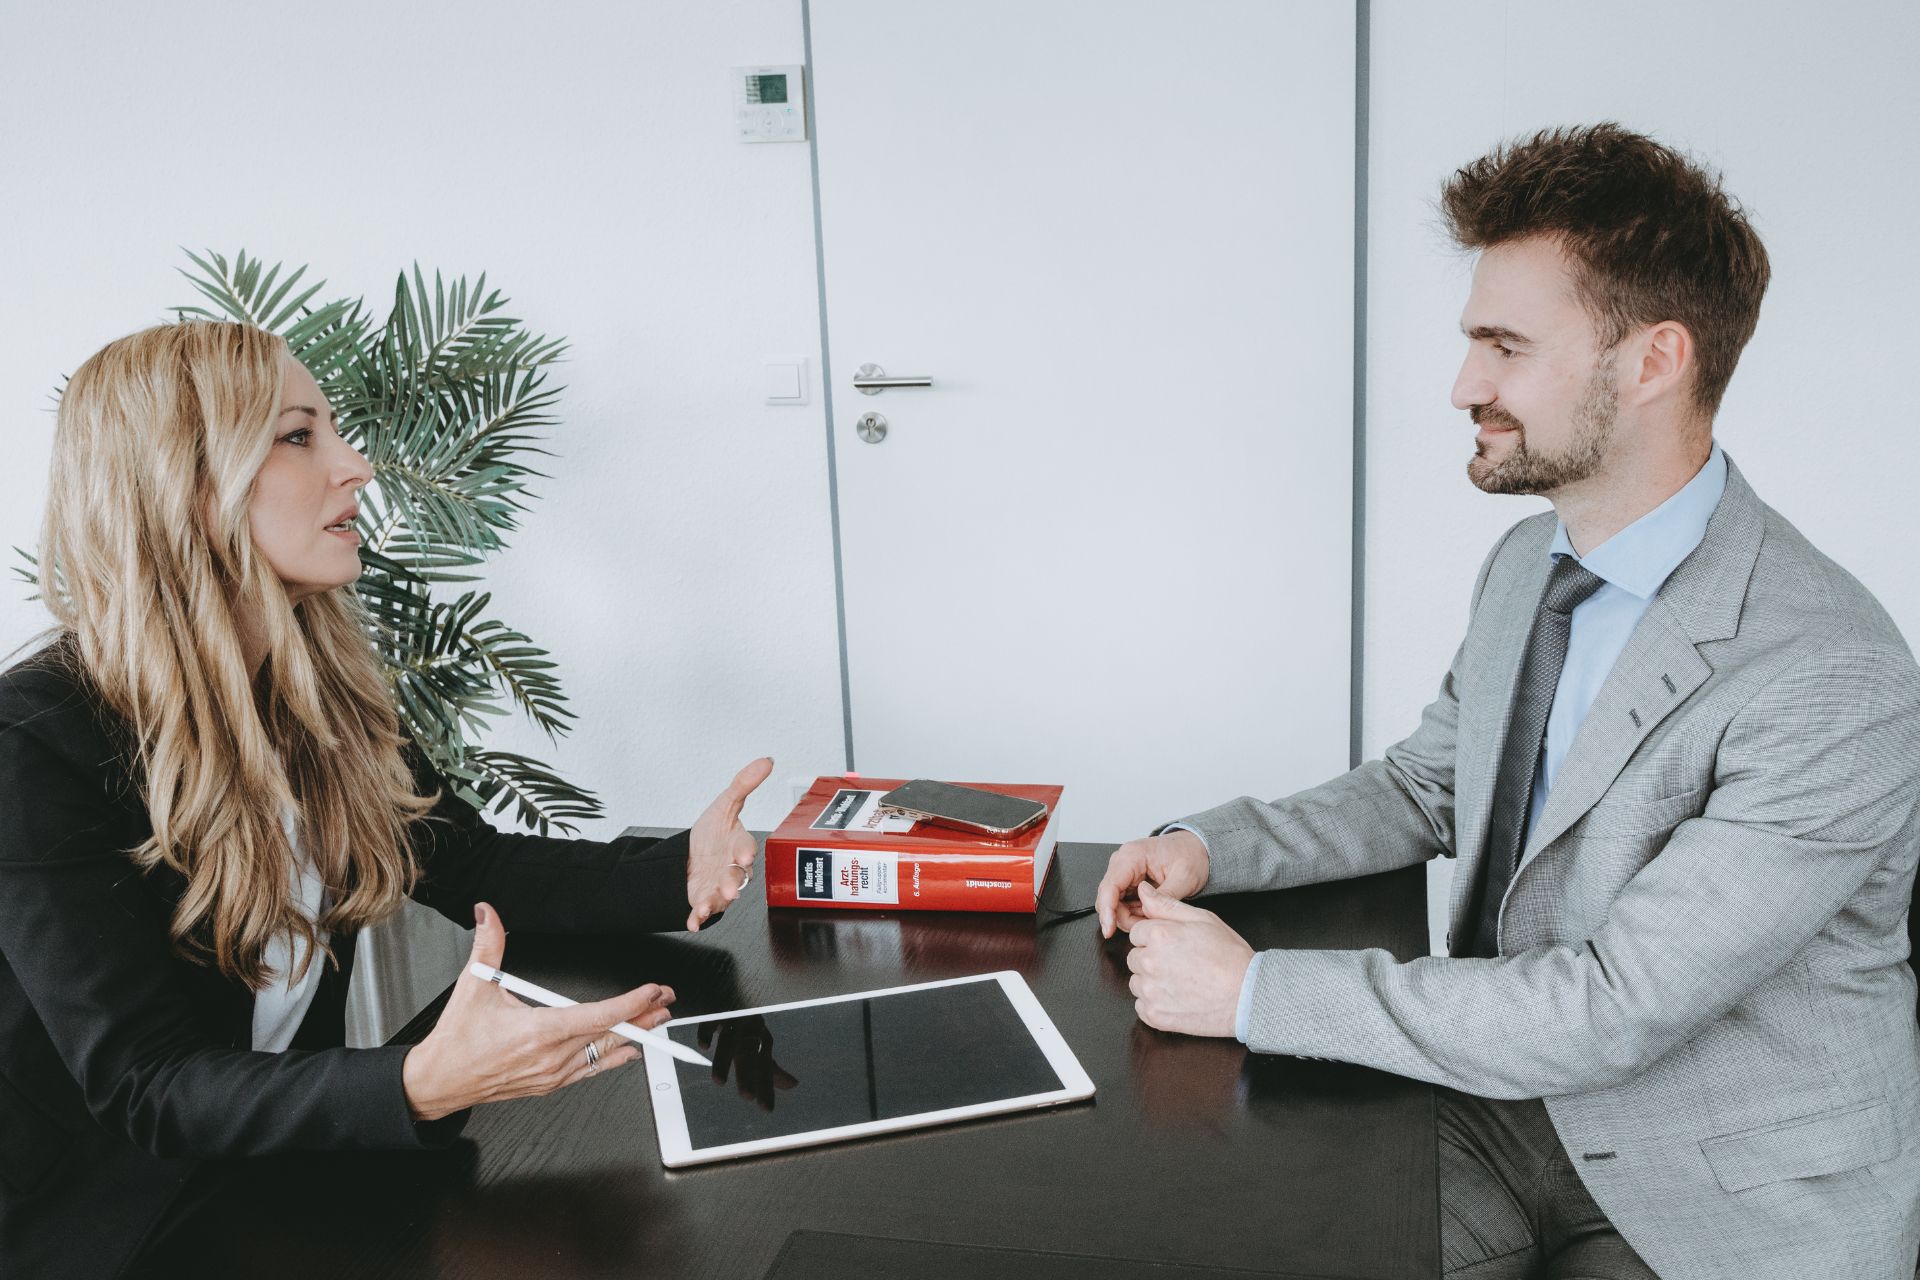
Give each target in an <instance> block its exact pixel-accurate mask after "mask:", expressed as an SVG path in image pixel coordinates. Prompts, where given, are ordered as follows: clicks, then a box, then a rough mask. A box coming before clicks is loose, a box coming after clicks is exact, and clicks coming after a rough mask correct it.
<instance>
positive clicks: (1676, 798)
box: [1580, 787, 1713, 840]
mask: <svg viewBox="0 0 1920 1280" xmlns="http://www.w3.org/2000/svg"><path fill="white" fill-rule="evenodd" d="M1712 790H1713V788H1712V787H1695V788H1693V789H1692V790H1691V791H1682V792H1680V793H1679V794H1678V795H1670V796H1656V797H1653V798H1650V799H1641V798H1639V797H1628V796H1614V795H1612V794H1608V795H1605V796H1602V797H1601V798H1600V802H1599V803H1598V804H1596V805H1594V806H1593V808H1591V809H1589V810H1588V811H1587V812H1586V814H1585V815H1584V816H1583V817H1582V818H1581V819H1580V834H1581V835H1583V836H1592V837H1603V838H1606V839H1614V840H1618V839H1623V838H1630V837H1635V836H1664V835H1667V834H1668V833H1670V832H1671V831H1672V830H1673V829H1674V828H1675V827H1677V826H1679V825H1680V824H1681V823H1682V822H1685V821H1686V820H1687V819H1688V818H1697V817H1699V816H1700V815H1701V814H1702V813H1704V812H1705V811H1706V808H1707V796H1708V795H1709V794H1710V793H1711V792H1712Z"/></svg>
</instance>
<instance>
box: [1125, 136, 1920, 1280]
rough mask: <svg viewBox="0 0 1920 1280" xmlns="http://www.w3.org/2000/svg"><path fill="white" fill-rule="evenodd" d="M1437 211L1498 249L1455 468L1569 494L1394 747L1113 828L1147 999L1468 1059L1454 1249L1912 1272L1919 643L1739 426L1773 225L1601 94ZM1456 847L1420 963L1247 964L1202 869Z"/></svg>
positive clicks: (1172, 1008) (1518, 536) (1205, 1018)
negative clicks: (1913, 647)
mask: <svg viewBox="0 0 1920 1280" xmlns="http://www.w3.org/2000/svg"><path fill="white" fill-rule="evenodd" d="M1443 207H1444V209H1445V212H1446V215H1447V218H1448V221H1449V225H1450V229H1451V231H1452V233H1453V235H1454V237H1455V239H1456V240H1457V241H1458V242H1459V243H1460V244H1461V245H1463V246H1464V247H1467V248H1469V249H1474V250H1478V251H1479V254H1480V256H1479V260H1478V262H1477V264H1476V267H1475V271H1474V280H1473V287H1472V291H1471V294H1470V297H1469V299H1468V301H1467V305H1466V311H1465V315H1464V317H1463V321H1462V329H1463V331H1464V332H1465V334H1466V336H1467V338H1468V342H1469V349H1468V354H1467V357H1466V361H1465V363H1464V365H1463V367H1462V369H1461V372H1460V377H1459V380H1458V382H1457V383H1456V384H1455V386H1454V392H1453V402H1454V404H1455V406H1456V407H1458V408H1461V409H1464V410H1466V411H1468V412H1469V413H1470V414H1471V415H1472V418H1473V421H1474V422H1475V423H1476V424H1477V425H1478V427H1479V433H1478V435H1477V437H1476V442H1475V443H1476V448H1475V454H1474V457H1473V459H1472V460H1471V461H1470V462H1469V463H1468V465H1467V470H1468V474H1469V476H1470V477H1471V479H1472V480H1473V482H1474V483H1475V484H1476V485H1478V486H1479V487H1480V488H1482V489H1484V490H1486V491H1488V492H1491V493H1526V494H1539V495H1542V496H1544V497H1546V498H1547V499H1549V500H1550V501H1551V502H1552V504H1553V511H1552V512H1545V513H1542V514H1540V515H1536V516H1533V517H1531V518H1529V519H1526V520H1523V521H1521V522H1520V523H1519V524H1517V525H1515V526H1514V527H1513V528H1512V529H1510V530H1509V531H1508V532H1507V534H1506V535H1505V536H1504V537H1502V538H1501V539H1500V541H1499V543H1498V544H1496V545H1495V547H1494V549H1493V551H1492V553H1491V554H1490V555H1489V556H1488V557H1487V560H1486V563H1485V565H1484V566H1483V567H1482V568H1481V570H1480V576H1479V580H1478V581H1477V582H1476V584H1475V586H1474V589H1473V609H1472V615H1471V621H1470V623H1469V625H1468V628H1467V634H1466V638H1465V639H1464V641H1463V642H1462V643H1461V645H1460V649H1459V652H1458V653H1457V654H1456V656H1455V658H1454V661H1453V665H1452V667H1451V669H1450V670H1449V671H1448V673H1447V675H1446V678H1445V679H1444V680H1443V681H1442V682H1441V685H1440V693H1439V697H1438V698H1436V699H1435V700H1434V702H1433V703H1432V705H1431V706H1429V707H1428V708H1427V709H1426V711H1425V713H1424V715H1423V716H1422V718H1421V722H1420V725H1419V727H1418V728H1417V729H1416V730H1415V731H1414V732H1413V734H1412V736H1410V737H1408V738H1407V739H1406V740H1405V741H1403V742H1401V743H1399V744H1397V745H1395V746H1393V747H1390V748H1389V749H1388V750H1387V751H1386V753H1385V756H1384V758H1382V759H1380V760H1375V761H1370V762H1368V763H1367V764H1364V765H1362V766H1360V767H1359V768H1357V769H1355V770H1353V771H1352V772H1350V773H1347V774H1345V775H1344V776H1342V777H1339V778H1336V779H1334V780H1333V781H1331V782H1328V783H1325V784H1324V785H1322V786H1318V787H1314V788H1312V789H1311V790H1308V791H1304V792H1302V793H1300V794H1298V795H1294V796H1291V797H1288V798H1286V799H1283V800H1278V801H1274V802H1273V803H1270V804H1269V803H1263V802H1261V801H1258V800H1254V799H1251V798H1246V797H1243V798H1241V799H1239V800H1235V801H1232V802H1230V803H1227V804H1224V805H1221V806H1219V807H1218V808H1215V809H1211V810H1208V811H1207V812H1205V813H1200V814H1196V815H1194V816H1193V817H1190V818H1187V819H1185V820H1184V821H1182V822H1179V823H1173V824H1169V825H1168V826H1167V827H1165V828H1162V829H1161V830H1160V832H1158V833H1156V834H1155V835H1153V836H1151V837H1149V838H1147V839H1143V840H1136V841H1133V842H1131V843H1129V844H1127V845H1124V846H1122V847H1121V848H1120V849H1119V851H1118V852H1116V853H1115V854H1114V855H1113V860H1112V862H1111V864H1110V866H1109V868H1108V871H1107V875H1106V878H1105V879H1104V880H1103V881H1102V883H1101V886H1100V892H1099V897H1098V909H1099V914H1100V921H1101V926H1102V929H1103V931H1104V932H1105V933H1106V934H1107V935H1108V936H1111V935H1112V932H1113V930H1114V928H1115V927H1116V926H1117V927H1119V928H1121V929H1125V930H1128V931H1129V933H1130V936H1131V941H1132V943H1133V946H1132V948H1131V950H1130V952H1129V967H1130V968H1131V969H1132V971H1133V979H1132V986H1133V992H1134V995H1135V997H1136V1009H1137V1010H1138V1013H1139V1016H1140V1018H1141V1020H1142V1021H1144V1022H1146V1023H1148V1024H1149V1025H1151V1026H1155V1027H1158V1028H1161V1029H1163V1030H1168V1031H1180V1032H1187V1033H1189V1034H1194V1035H1214V1036H1227V1035H1238V1036H1239V1037H1240V1039H1242V1040H1243V1041H1245V1042H1246V1043H1247V1044H1248V1045H1249V1046H1250V1047H1251V1048H1253V1049H1256V1050H1258V1051H1261V1052H1266V1053H1286V1054H1300V1055H1311V1056H1315V1057H1323V1058H1334V1059H1340V1060H1344V1061H1348V1062H1358V1063H1364V1064H1366V1065H1368V1066H1373V1067H1378V1068H1381V1069H1383V1070H1387V1071H1393V1072H1397V1073H1399V1074H1402V1075H1407V1076H1412V1077H1414V1078H1417V1079H1421V1080H1427V1081H1431V1082H1433V1083H1434V1084H1436V1085H1439V1086H1441V1090H1440V1111H1439V1115H1440V1138H1441V1188H1442V1191H1441V1198H1442V1214H1441V1221H1442V1242H1441V1244H1442V1250H1441V1251H1442V1257H1443V1261H1444V1264H1445V1269H1446V1272H1447V1274H1448V1275H1449V1276H1454V1277H1475V1278H1481V1277H1519V1276H1532V1275H1547V1276H1555V1277H1558V1276H1573V1275H1579V1276H1598V1277H1644V1276H1652V1275H1658V1276H1662V1277H1666V1280H1756V1278H1759V1277H1792V1278H1794V1280H1800V1278H1803V1277H1820V1278H1821V1280H1828V1278H1833V1277H1859V1278H1860V1280H1896V1278H1897V1280H1907V1278H1909V1277H1911V1276H1913V1274H1914V1265H1915V1251H1916V1248H1920V1025H1917V1024H1916V1020H1915V983H1914V975H1913V971H1912V969H1911V968H1910V967H1909V965H1908V963H1907V950H1908V940H1907V934H1906V932H1905V919H1906V912H1907V907H1908V904H1909V902H1910V900H1911V897H1912V893H1913V883H1914V867H1915V861H1916V858H1920V803H1917V802H1920V669H1916V667H1915V664H1914V661H1913V658H1912V655H1911V654H1910V653H1909V651H1908V649H1907V646H1906V644H1905V643H1904V641H1903V640H1902V639H1901V637H1900V634H1899V632H1898V631H1897V630H1896V628H1895V627H1894V625H1893V623H1892V622H1891V621H1890V620H1889V619H1888V617H1887V615H1886V613H1885V612H1884V611H1883V610H1882V609H1881V608H1880V606H1879V605H1878V604H1877V603H1876V602H1875V601H1874V599H1873V597H1872V596H1871V595H1869V594H1868V592H1867V591H1866V589H1865V588H1863V587H1862V586H1861V585H1860V584H1859V583H1858V582H1856V581H1855V580H1854V579H1853V578H1852V577H1850V576H1849V575H1848V574H1847V573H1846V572H1845V571H1844V570H1843V569H1841V568H1840V567H1839V566H1837V565H1835V564H1834V563H1833V562H1832V561H1831V560H1828V559H1827V558H1826V557H1825V556H1823V555H1821V554H1820V553H1819V552H1818V551H1817V550H1815V549H1814V548H1813V547H1812V546H1811V545H1809V544H1808V542H1807V541H1806V539H1804V538H1803V537H1801V536H1800V534H1799V533H1798V532H1796V531H1795V530H1794V528H1793V527H1792V526H1791V525H1789V524H1788V523H1787V522H1786V521H1785V520H1784V519H1782V518H1781V517H1780V516H1779V514H1778V513H1776V512H1774V511H1773V510H1772V509H1771V508H1769V507H1767V506H1766V505H1765V504H1763V503H1762V502H1761V501H1760V500H1759V499H1758V498H1757V497H1756V496H1755V495H1754V493H1753V491H1752V490H1751V489H1750V488H1749V487H1748V486H1747V484H1746V482H1745V480H1743V479H1742V478H1741V475H1740V473H1739V471H1738V470H1737V469H1736V468H1735V467H1734V466H1733V464H1732V462H1731V461H1730V460H1728V459H1727V457H1726V456H1725V454H1723V453H1722V452H1721V451H1720V449H1719V448H1718V447H1717V446H1716V445H1715V444H1714V441H1713V435H1712V423H1713V418H1714V414H1715V412H1716V410H1717V409H1718V406H1719V402H1720V397H1721V393H1722V392H1723V391H1724V390H1725V388H1726V385H1727V380H1728V379H1729V378H1730V377H1731V375H1732V373H1733V368H1734V365H1735V362H1736V361H1737V360H1738V358H1739V353H1740V350H1741V348H1742V347H1743V346H1744V345H1745V343H1746V341H1747V338H1748V337H1749V336H1750V335H1751V334H1752V332H1753V327H1754V324H1755V322H1756V321H1757V319H1758V316H1759V309H1760V299H1761V295H1762V294H1763V293H1764V292H1765V290H1766V285H1767V279H1768V265H1767V258H1766V253H1765V250H1764V249H1763V248H1762V247H1761V244H1760V241H1759V239H1758V237H1757V236H1756V235H1755V234H1754V232H1753V230H1752V229H1751V227H1749V226H1748V224H1747V222H1746V220H1745V218H1744V217H1742V215H1741V214H1740V212H1739V210H1738V208H1737V207H1736V206H1735V205H1734V204H1733V203H1732V202H1731V201H1730V200H1728V199H1727V197H1726V196H1725V195H1724V194H1723V193H1722V191H1721V190H1720V187H1719V183H1718V180H1717V179H1716V178H1715V177H1713V176H1712V175H1710V174H1708V173H1705V172H1703V171H1702V170H1700V169H1699V168H1697V167H1696V166H1694V165H1693V164H1692V163H1690V162H1689V161H1688V160H1686V159H1685V158H1684V157H1682V156H1680V155H1678V154H1676V153H1674V152H1673V151H1671V150H1669V149H1667V148H1666V147H1663V146H1661V145H1660V144H1658V143H1656V142H1653V141H1652V140H1651V139H1648V138H1645V137H1642V136H1639V135H1636V134H1632V133H1629V132H1627V131H1626V130H1623V129H1620V128H1619V127H1617V126H1612V125H1600V126H1595V127H1592V128H1584V129H1568V130H1556V131H1550V132H1547V133H1542V134H1539V135H1536V136H1535V137H1533V138H1531V139H1527V140H1525V141H1522V142H1519V143H1516V144H1514V145H1512V146H1509V147H1506V148H1503V149H1501V150H1499V151H1496V152H1495V153H1494V154H1492V155H1490V156H1487V157H1485V158H1483V159H1481V160H1479V161H1476V162H1475V163H1474V164H1471V165H1469V166H1467V167H1466V168H1464V169H1462V170H1460V171H1459V172H1458V173H1457V174H1455V175H1454V177H1453V179H1452V180H1451V181H1450V182H1449V183H1448V185H1447V187H1446V190H1445V193H1444V197H1443ZM1834 425H1836V426H1837V427H1844V426H1846V425H1847V424H1834ZM1862 456H1865V455H1862ZM1435 856H1445V857H1457V858H1458V859H1459V865H1458V869H1457V872H1456V874H1455V876H1454V890H1453V901H1452V914H1451V920H1452V925H1453V929H1452V933H1451V936H1450V945H1449V950H1450V952H1451V954H1450V955H1448V956H1445V957H1430V958H1424V959H1419V960H1415V961H1412V962H1410V963H1407V964H1399V963H1396V962H1395V961H1394V960H1393V958H1392V957H1391V956H1388V955H1386V954H1385V953H1383V952H1379V951H1354V952H1334V951H1270V952H1265V953H1263V954H1260V955H1255V954H1254V953H1253V952H1252V951H1251V950H1250V949H1249V948H1248V947H1247V945H1246V943H1245V942H1243V941H1242V940H1241V939H1240V938H1239V937H1238V936H1237V935H1236V934H1234V933H1233V931H1232V930H1230V929H1228V928H1227V927H1226V926H1225V925H1224V924H1222V923H1221V922H1220V920H1219V919H1218V917H1216V916H1214V915H1213V914H1212V913H1210V912H1207V911H1203V910H1201V909H1199V908H1197V907H1194V906H1191V905H1188V904H1186V903H1185V902H1183V901H1181V900H1182V899H1184V898H1188V897H1191V896H1193V895H1195V894H1198V893H1202V892H1205V893H1227V892H1235V891H1242V890H1252V889H1269V888H1280V887H1285V886H1290V885H1297V884H1306V883H1311V882H1314V881H1321V880H1332V879H1338V878H1342V877H1347V876H1359V875H1367V874H1370V873H1373V872H1379V871H1386V870H1389V869H1391V868H1395V867H1401V866H1405V865H1407V864H1409V863H1413V862H1418V861H1421V860H1424V859H1427V858H1432V857H1435Z"/></svg>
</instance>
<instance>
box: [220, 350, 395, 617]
mask: <svg viewBox="0 0 1920 1280" xmlns="http://www.w3.org/2000/svg"><path fill="white" fill-rule="evenodd" d="M337 425H338V424H337V421H336V419H335V417H334V413H333V406H332V405H330V404H328V403H327V398H326V397H325V396H323V395H321V394H320V384H319V383H317V382H315V381H314V380H313V375H312V374H311V373H308V372H307V367H306V366H305V365H303V364H301V363H300V362H299V361H298V360H295V359H294V358H293V357H292V356H287V357H286V391H285V393H284V394H283V396H282V398H281V401H280V412H279V414H278V416H277V417H276V418H275V419H274V424H273V448H272V450H271V451H269V452H268V454H267V460H266V461H265V462H264V463H262V464H261V466H260V474H259V475H257V476H255V477H254V481H253V497H252V499H251V500H250V502H249V503H248V506H247V521H248V524H249V526H250V528H251V529H252V531H253V545H254V547H255V548H256V549H258V551H259V552H260V554H261V555H263V556H265V557H266V560H267V563H268V564H269V565H271V566H272V567H273V571H274V572H275V573H276V574H278V575H279V576H280V581H281V582H282V583H284V584H285V585H286V588H287V594H288V595H289V596H290V597H292V598H293V599H295V600H300V599H302V598H304V597H306V596H310V595H313V594H315V593H316V592H320V591H329V590H332V589H333V588H334V587H341V586H345V585H346V584H347V583H349V582H352V581H353V580H354V579H355V578H358V577H359V576H360V551H359V547H360V535H359V534H358V533H356V532H354V530H353V523H354V521H355V520H357V519H358V518H359V515H360V504H359V502H358V495H359V490H360V488H361V486H363V485H365V484H366V483H367V482H368V481H369V480H371V479H373V469H372V468H371V467H369V466H368V465H367V460H366V459H365V458H363V457H361V456H360V453H359V451H358V450H356V449H355V448H354V447H353V446H352V445H350V444H348V443H347V442H346V441H345V440H342V439H341V438H340V433H339V432H338V431H337V430H336V429H335V428H336V426H337Z"/></svg>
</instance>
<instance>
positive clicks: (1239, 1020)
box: [1233, 951, 1266, 1044]
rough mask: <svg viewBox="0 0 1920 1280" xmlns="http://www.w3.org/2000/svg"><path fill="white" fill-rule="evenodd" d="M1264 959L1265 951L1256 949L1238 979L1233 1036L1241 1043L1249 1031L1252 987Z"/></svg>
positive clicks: (1257, 977)
mask: <svg viewBox="0 0 1920 1280" xmlns="http://www.w3.org/2000/svg"><path fill="white" fill-rule="evenodd" d="M1264 959H1266V952H1264V951H1256V952H1254V953H1253V958H1252V959H1251V960H1248V961H1247V972H1246V976H1245V977H1243V978H1241V979H1240V1000H1239V1003H1237V1004H1236V1005H1235V1006H1234V1014H1233V1038H1234V1039H1235V1040H1238V1041H1239V1042H1240V1043H1241V1044H1245V1043H1246V1042H1247V1036H1248V1034H1249V1033H1250V1031H1251V1028H1250V1027H1249V1026H1248V1023H1249V1022H1251V1021H1252V1019H1253V988H1254V985H1255V984H1256V983H1258V982H1259V980H1260V962H1261V961H1262V960H1264Z"/></svg>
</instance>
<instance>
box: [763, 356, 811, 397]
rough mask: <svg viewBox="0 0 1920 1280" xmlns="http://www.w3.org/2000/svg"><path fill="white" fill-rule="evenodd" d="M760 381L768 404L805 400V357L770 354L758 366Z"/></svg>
mask: <svg viewBox="0 0 1920 1280" xmlns="http://www.w3.org/2000/svg"><path fill="white" fill-rule="evenodd" d="M760 371H761V373H760V382H761V385H762V387H763V388H765V392H766V397H767V403H768V404H805V403H806V402H807V358H806V357H805V356H772V357H769V358H768V360H767V361H766V363H764V364H762V365H761V366H760Z"/></svg>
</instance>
